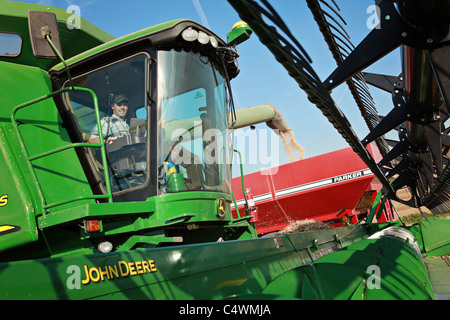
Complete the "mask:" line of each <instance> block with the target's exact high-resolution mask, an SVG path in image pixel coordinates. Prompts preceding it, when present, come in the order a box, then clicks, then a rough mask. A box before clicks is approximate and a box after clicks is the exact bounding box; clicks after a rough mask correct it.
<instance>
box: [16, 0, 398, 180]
mask: <svg viewBox="0 0 450 320" xmlns="http://www.w3.org/2000/svg"><path fill="white" fill-rule="evenodd" d="M23 2H28V3H39V4H45V5H52V6H57V7H60V8H67V7H68V6H69V5H77V6H79V7H80V10H81V12H80V15H81V16H82V17H83V18H84V19H86V20H88V21H90V22H91V23H93V24H95V25H97V26H98V27H100V28H101V29H103V30H105V31H106V32H108V33H110V34H111V35H113V36H114V37H120V36H123V35H125V34H128V33H131V32H134V31H137V30H140V29H143V28H146V27H148V26H151V25H155V24H158V23H160V22H164V21H168V20H173V19H178V18H186V19H191V20H195V21H197V22H199V23H202V24H203V25H205V26H207V27H209V28H210V29H211V30H212V31H213V32H214V33H216V34H217V35H218V36H220V37H222V38H223V39H226V33H227V32H229V31H230V30H231V27H232V26H233V24H234V23H236V22H237V21H240V20H241V19H240V18H239V16H238V14H237V13H236V12H235V11H234V10H233V8H232V7H231V5H230V4H229V3H228V2H227V1H226V0H166V1H160V0H158V1H156V0H145V1H144V0H128V1H120V0H39V1H34V0H26V1H23ZM336 2H337V3H338V5H339V6H340V9H341V15H342V16H343V17H344V19H345V20H346V22H347V26H346V30H347V32H348V33H349V35H350V37H351V40H352V42H353V44H354V45H357V44H358V43H359V42H360V41H361V40H362V39H363V38H364V37H365V36H366V35H367V34H368V33H369V32H370V29H369V28H368V27H367V20H368V19H369V18H370V16H371V14H370V13H367V8H368V7H369V6H370V5H373V4H374V1H373V0H337V1H336ZM270 3H271V4H272V5H273V6H274V8H275V9H276V10H277V11H278V13H279V14H280V16H281V17H282V18H283V20H284V21H285V23H286V24H287V26H288V27H289V29H290V30H291V32H292V33H293V34H294V36H295V37H296V38H297V39H298V40H299V42H300V43H301V44H302V46H303V47H304V48H305V49H306V51H307V52H308V54H309V55H310V57H311V58H312V60H313V67H314V69H315V70H316V72H317V74H318V75H319V76H320V77H321V79H322V80H324V79H326V78H327V77H328V75H329V74H330V73H331V72H332V71H333V70H334V68H335V67H336V63H335V62H334V60H333V58H332V56H331V53H330V52H329V50H328V48H327V46H326V44H325V41H324V40H323V37H322V35H321V34H320V32H319V29H318V27H317V24H316V23H315V21H314V19H313V17H312V14H311V12H310V11H309V9H308V7H307V5H306V3H305V2H304V1H302V0H271V1H270ZM237 49H238V53H239V54H240V59H239V66H240V69H241V72H240V75H239V76H238V77H237V78H236V79H234V80H233V81H232V88H233V92H234V99H235V101H234V102H235V106H236V108H237V109H240V108H246V107H250V106H255V105H260V104H273V105H274V106H276V107H277V108H278V109H279V110H280V111H281V112H282V114H283V115H284V117H285V118H286V119H287V121H288V123H289V125H290V126H291V128H292V130H293V132H294V133H295V137H296V140H297V142H298V143H299V144H300V145H301V146H302V147H303V148H304V149H305V158H308V157H312V156H316V155H319V154H323V153H326V152H330V151H334V150H338V149H342V148H346V147H348V144H347V143H346V142H345V140H344V139H343V138H342V137H341V136H340V135H339V134H338V133H337V131H336V130H335V129H334V127H333V126H332V125H331V124H330V123H329V122H328V120H327V119H326V118H325V117H324V116H323V115H322V113H321V112H320V110H319V109H317V108H316V107H315V106H314V105H312V104H311V103H310V102H309V101H308V100H307V98H306V95H305V94H304V92H303V91H302V90H301V89H300V88H299V87H298V85H297V84H296V82H295V81H294V80H293V79H292V78H290V77H289V75H288V74H287V72H286V71H285V70H284V68H283V67H282V66H281V65H280V64H279V63H278V62H276V60H275V59H274V58H273V56H272V55H271V53H270V52H269V51H268V49H267V48H266V47H264V46H263V45H262V44H261V43H260V42H259V40H258V37H257V36H255V35H254V36H252V38H250V40H248V41H247V42H244V43H243V44H241V45H240V46H238V48H237ZM366 71H369V72H376V73H384V74H389V75H398V74H399V73H400V72H401V66H400V53H399V50H397V51H394V52H392V53H391V54H389V55H388V56H386V57H385V58H383V59H382V60H380V61H378V62H376V63H375V64H374V65H373V66H371V67H369V68H368V69H367V70H366ZM370 89H371V93H372V96H373V97H374V100H375V104H376V106H377V109H378V111H379V113H380V114H381V115H385V114H387V112H389V111H390V109H391V108H392V102H391V97H390V95H389V94H387V93H384V92H381V91H380V90H378V89H376V88H373V87H371V88H370ZM333 97H334V99H335V101H336V102H337V105H338V106H339V107H340V108H341V109H342V111H343V112H344V114H345V115H346V116H347V118H348V119H349V121H350V123H351V124H352V127H353V129H354V130H355V132H356V133H357V134H358V136H359V137H360V139H362V138H364V136H365V135H366V134H367V133H368V129H367V127H366V125H365V122H364V121H363V119H362V117H361V116H360V112H359V110H358V108H357V106H356V104H355V102H354V100H353V98H352V97H351V94H350V92H349V90H348V89H347V86H346V85H345V84H344V85H341V86H340V87H338V88H336V89H335V90H334V91H333ZM257 128H258V129H260V128H264V129H265V128H266V127H265V125H258V126H257ZM394 137H395V136H394ZM288 162H289V159H288V157H287V156H286V155H285V153H284V151H283V149H282V148H281V144H280V151H279V163H280V164H284V163H288ZM258 168H259V166H258V165H256V166H247V167H246V171H247V172H249V171H255V170H258Z"/></svg>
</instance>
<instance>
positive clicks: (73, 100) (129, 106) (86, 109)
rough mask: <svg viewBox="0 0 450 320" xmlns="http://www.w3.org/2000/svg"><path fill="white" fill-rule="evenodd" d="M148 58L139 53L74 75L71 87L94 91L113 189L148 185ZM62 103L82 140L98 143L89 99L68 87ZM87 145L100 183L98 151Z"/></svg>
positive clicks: (127, 188)
mask: <svg viewBox="0 0 450 320" xmlns="http://www.w3.org/2000/svg"><path fill="white" fill-rule="evenodd" d="M148 59H149V58H148V55H147V54H144V53H142V54H138V55H135V56H133V57H130V58H127V59H124V60H121V61H118V62H115V63H113V64H110V65H108V66H105V67H102V68H99V69H97V70H95V71H92V72H89V73H86V74H83V75H81V76H78V77H75V78H74V79H73V83H74V85H75V86H77V87H84V88H89V89H91V90H93V91H94V92H95V94H96V95H97V98H98V104H99V109H100V110H99V111H100V119H101V127H102V129H101V130H102V133H103V143H105V146H106V151H107V161H108V164H109V166H108V168H107V169H108V171H109V174H110V180H111V188H112V191H113V193H120V192H124V191H128V190H131V189H135V188H139V187H142V186H144V185H145V184H146V183H147V163H148V161H147V159H148V152H147V150H148V146H147V132H148V126H147V122H148V121H147V94H146V93H147V90H146V88H147V77H148ZM65 86H66V87H67V86H69V84H68V83H65ZM65 102H66V105H67V106H68V108H69V110H70V112H71V113H72V115H73V117H74V119H75V125H76V126H77V127H78V128H76V129H77V130H78V131H79V132H80V133H81V136H82V139H83V141H85V142H91V143H101V142H100V141H99V131H98V128H97V124H96V118H95V110H94V104H93V101H92V97H91V96H90V95H89V94H87V93H85V92H80V91H73V92H68V93H67V94H66V95H65ZM87 149H88V153H89V157H90V158H91V160H92V163H93V166H94V170H95V171H96V173H97V176H98V179H99V180H100V184H103V186H104V183H105V168H103V166H102V160H101V156H100V149H99V148H87Z"/></svg>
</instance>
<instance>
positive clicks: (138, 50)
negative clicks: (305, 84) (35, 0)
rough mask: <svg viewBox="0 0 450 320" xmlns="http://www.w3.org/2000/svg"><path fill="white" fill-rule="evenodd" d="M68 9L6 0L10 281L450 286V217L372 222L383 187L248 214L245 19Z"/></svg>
mask: <svg viewBox="0 0 450 320" xmlns="http://www.w3.org/2000/svg"><path fill="white" fill-rule="evenodd" d="M231 2H242V3H241V5H244V4H245V5H248V4H247V1H230V3H231ZM241 9H242V8H241ZM238 11H239V10H238ZM69 16H70V14H68V13H67V12H66V10H63V9H58V8H53V7H48V6H41V5H31V4H25V3H19V2H11V1H7V0H0V73H1V75H2V76H1V77H0V104H1V106H2V108H1V110H0V113H1V116H0V150H1V153H0V167H1V171H0V175H1V176H2V177H3V178H2V183H1V191H0V193H1V194H0V299H154V300H179V299H196V300H198V299H206V300H211V299H214V300H221V299H231V300H233V299H235V300H239V299H255V300H261V299H267V300H272V299H325V300H329V299H355V300H361V299H418V300H428V299H436V298H440V297H445V295H447V297H448V294H450V283H449V281H448V279H449V278H450V277H449V276H448V275H449V270H450V269H449V264H450V262H449V254H450V220H448V219H439V218H431V219H428V220H423V221H422V222H420V223H419V224H416V225H413V226H409V227H407V226H405V225H404V224H402V222H397V221H395V222H388V223H382V224H381V223H373V221H375V219H376V217H377V215H378V211H377V208H378V209H379V207H378V206H377V205H378V203H376V205H374V207H373V208H374V209H373V210H372V212H371V214H370V216H369V217H368V219H367V221H365V223H361V224H358V225H353V226H347V227H339V228H333V229H323V230H317V231H310V232H302V233H292V234H286V235H281V236H275V237H262V238H258V237H257V234H256V231H255V225H254V223H253V222H252V221H251V219H252V218H253V216H252V215H251V212H250V210H246V211H248V212H246V213H243V214H241V215H239V218H233V216H232V214H231V211H230V205H231V204H232V203H233V202H234V195H233V194H232V188H231V174H232V168H231V165H230V163H231V162H232V161H231V159H232V156H233V152H234V150H233V147H232V145H231V143H230V140H231V139H230V134H231V132H232V130H233V129H234V128H235V125H236V126H237V125H238V124H239V127H242V126H244V125H252V124H254V123H256V122H258V120H254V119H253V120H252V119H247V118H245V117H244V116H242V114H243V113H241V117H240V112H239V110H235V109H234V106H233V101H232V93H231V88H230V81H231V80H232V79H233V78H235V77H236V76H237V75H238V73H239V69H238V67H237V63H236V60H237V58H238V55H237V53H236V51H235V50H234V46H235V45H237V44H239V43H241V42H242V41H244V40H245V39H246V38H248V37H249V35H250V33H251V32H252V31H251V29H250V28H249V27H248V25H247V24H246V23H241V24H237V25H236V26H235V28H234V29H233V31H232V32H231V33H230V34H229V35H228V41H227V42H225V41H223V40H222V39H220V38H219V37H218V36H216V35H215V34H214V33H212V32H211V31H210V30H208V29H206V28H205V27H203V26H201V25H199V24H197V23H195V22H193V21H189V20H174V21H169V22H166V23H163V24H159V25H156V26H153V27H149V28H147V29H144V30H141V31H137V32H135V33H132V34H129V35H126V36H124V37H121V38H117V39H114V38H113V37H111V36H110V35H108V34H107V33H105V32H103V31H102V30H100V29H98V28H97V27H95V26H94V25H92V24H90V23H89V22H87V21H85V20H82V24H83V28H81V29H77V28H74V29H69V28H68V26H67V24H66V22H67V20H68V18H69ZM250 20H251V19H250ZM249 24H250V25H251V26H252V29H253V31H254V32H255V33H257V34H258V36H260V37H261V33H260V32H261V30H262V29H261V28H259V29H258V26H257V25H255V26H253V25H252V24H251V23H250V22H249ZM316 102H317V100H316ZM264 121H267V119H264ZM281 122H282V123H283V121H281ZM277 123H278V122H277ZM278 129H282V128H281V127H279V128H278ZM358 154H360V153H358ZM363 159H364V158H363ZM369 164H370V165H372V164H371V163H370V161H369ZM369 167H370V166H369ZM372 168H373V166H372ZM372 168H371V169H372ZM299 174H300V173H299ZM376 174H378V173H376ZM383 177H384V175H383ZM3 179H4V180H3ZM387 185H388V186H390V184H389V183H388V184H387ZM389 191H390V190H387V189H385V190H384V192H382V196H381V194H380V196H381V197H380V201H381V202H382V201H383V199H385V195H386V196H387V195H391V193H390V192H389ZM236 207H237V206H236ZM381 210H382V209H381ZM443 267H445V268H444V269H443ZM437 272H444V273H443V276H442V275H439V274H438V273H437ZM445 275H447V277H445ZM260 311H263V310H260Z"/></svg>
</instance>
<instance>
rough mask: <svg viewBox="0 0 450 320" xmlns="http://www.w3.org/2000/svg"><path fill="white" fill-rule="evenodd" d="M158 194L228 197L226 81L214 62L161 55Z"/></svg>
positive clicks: (182, 55) (187, 54)
mask: <svg viewBox="0 0 450 320" xmlns="http://www.w3.org/2000/svg"><path fill="white" fill-rule="evenodd" d="M157 61H158V81H157V86H158V110H159V114H158V131H159V132H158V164H159V167H158V188H159V193H167V192H179V191H188V190H199V191H201V190H206V191H218V192H225V193H230V172H229V166H228V165H227V164H228V163H229V160H228V157H229V156H230V152H229V141H230V139H229V137H228V134H229V131H228V125H227V104H226V100H227V97H226V94H225V90H226V87H225V84H224V78H223V76H222V75H221V74H220V72H219V71H218V68H217V67H216V66H215V63H214V62H213V61H212V59H210V58H208V57H206V56H202V55H200V53H194V52H185V51H175V50H171V51H159V52H158V58H157Z"/></svg>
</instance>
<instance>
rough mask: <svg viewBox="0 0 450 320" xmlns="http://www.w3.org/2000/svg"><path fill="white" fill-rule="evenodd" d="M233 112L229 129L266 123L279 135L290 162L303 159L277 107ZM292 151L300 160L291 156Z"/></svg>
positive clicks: (290, 130) (300, 149)
mask: <svg viewBox="0 0 450 320" xmlns="http://www.w3.org/2000/svg"><path fill="white" fill-rule="evenodd" d="M235 112H236V113H235V114H236V121H235V122H234V123H232V122H231V121H229V123H230V127H229V128H230V129H240V128H244V127H252V126H254V125H255V124H258V123H266V125H267V126H268V127H269V128H271V129H272V130H273V131H274V132H275V134H276V135H279V136H280V137H281V138H282V139H283V143H284V146H285V149H286V151H287V152H288V156H289V158H290V160H291V162H293V161H295V160H301V159H303V157H304V154H305V150H304V149H303V148H302V147H301V146H300V145H299V144H298V143H297V142H296V141H295V135H294V132H293V131H292V129H291V127H290V126H289V124H288V123H287V121H286V119H285V118H284V117H283V114H282V113H281V111H280V110H279V109H278V108H277V107H275V106H273V105H271V104H263V105H259V106H254V107H249V108H243V109H238V110H235ZM287 136H289V137H290V139H289V141H288V139H287V138H286V137H287ZM292 151H298V152H299V153H300V158H299V159H297V158H296V157H294V156H293V155H292V154H293V152H292Z"/></svg>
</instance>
